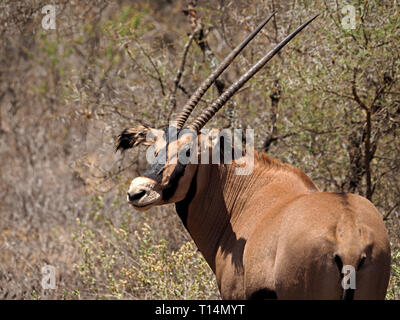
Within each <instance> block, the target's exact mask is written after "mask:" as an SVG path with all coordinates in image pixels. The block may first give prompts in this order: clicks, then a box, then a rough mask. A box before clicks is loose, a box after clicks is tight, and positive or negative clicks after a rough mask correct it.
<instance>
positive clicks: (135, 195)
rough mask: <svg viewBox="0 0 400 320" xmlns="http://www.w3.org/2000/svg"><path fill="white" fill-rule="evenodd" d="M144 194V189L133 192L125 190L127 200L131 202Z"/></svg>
mask: <svg viewBox="0 0 400 320" xmlns="http://www.w3.org/2000/svg"><path fill="white" fill-rule="evenodd" d="M145 194H146V191H145V190H139V191H136V192H134V193H130V192H127V195H128V200H129V202H133V201H135V200H138V199H140V198H141V197H143V196H144V195H145Z"/></svg>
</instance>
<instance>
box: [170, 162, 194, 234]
mask: <svg viewBox="0 0 400 320" xmlns="http://www.w3.org/2000/svg"><path fill="white" fill-rule="evenodd" d="M197 170H198V169H196V172H195V174H194V176H193V179H192V182H191V183H190V187H189V190H188V192H187V194H186V197H185V199H183V200H182V201H179V202H177V203H175V209H176V213H177V214H178V216H179V218H181V220H182V223H183V225H184V226H185V228H186V229H187V219H188V215H189V205H190V203H191V202H192V200H193V198H194V196H195V195H196V191H197Z"/></svg>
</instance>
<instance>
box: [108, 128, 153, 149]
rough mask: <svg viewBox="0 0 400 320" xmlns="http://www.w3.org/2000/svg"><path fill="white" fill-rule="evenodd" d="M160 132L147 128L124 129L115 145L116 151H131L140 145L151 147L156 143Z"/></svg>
mask: <svg viewBox="0 0 400 320" xmlns="http://www.w3.org/2000/svg"><path fill="white" fill-rule="evenodd" d="M158 131H159V130H157V129H153V128H150V127H147V126H142V125H140V126H137V127H134V128H128V129H124V131H122V132H121V134H120V135H119V136H118V138H117V141H116V143H115V150H116V151H118V150H121V151H122V152H123V151H125V150H126V149H130V148H133V147H136V146H138V145H139V144H142V145H145V146H150V145H152V144H154V143H155V142H156V138H157V136H158V134H156V133H158Z"/></svg>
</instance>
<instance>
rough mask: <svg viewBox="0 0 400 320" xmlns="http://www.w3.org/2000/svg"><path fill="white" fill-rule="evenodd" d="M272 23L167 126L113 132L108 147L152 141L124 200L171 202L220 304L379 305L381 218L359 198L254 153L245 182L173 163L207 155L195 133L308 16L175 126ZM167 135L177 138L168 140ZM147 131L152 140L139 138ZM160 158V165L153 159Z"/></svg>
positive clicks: (386, 264) (225, 171)
mask: <svg viewBox="0 0 400 320" xmlns="http://www.w3.org/2000/svg"><path fill="white" fill-rule="evenodd" d="M272 16H273V15H271V16H270V17H268V19H265V20H264V21H263V22H262V23H261V24H260V25H259V26H258V27H257V29H256V30H255V31H254V32H252V33H251V34H250V35H249V36H248V37H247V38H246V39H245V40H244V41H243V42H242V43H241V44H240V45H239V46H238V47H237V48H235V49H234V50H233V51H232V53H231V54H229V56H228V57H227V58H225V60H224V61H223V62H222V63H221V65H220V66H218V68H217V69H215V70H214V72H212V74H211V75H210V76H209V77H208V78H207V79H206V80H205V81H204V82H203V83H202V84H201V86H200V87H199V88H198V90H197V91H196V92H195V93H194V94H193V96H192V97H191V98H190V99H189V101H188V102H187V104H186V105H185V106H184V108H183V110H182V112H181V113H180V114H179V115H178V117H177V119H176V120H175V122H174V126H170V127H169V128H167V129H166V130H165V131H160V130H156V129H152V128H148V127H144V126H139V127H135V128H130V129H125V130H124V131H123V132H122V133H121V134H120V136H119V138H118V141H117V150H118V149H120V150H125V149H128V148H131V147H134V146H136V145H138V144H145V145H150V144H153V145H152V148H153V149H154V154H155V159H154V161H153V163H151V164H150V165H149V167H148V168H147V170H146V172H145V173H144V174H143V176H141V177H137V178H135V179H134V180H133V181H132V183H131V185H130V188H129V191H128V201H129V202H130V204H132V206H133V207H134V208H136V209H138V210H147V209H149V208H151V207H153V206H157V205H162V204H167V203H175V205H176V211H177V213H178V215H179V216H180V218H181V219H182V222H183V224H184V225H185V227H186V228H187V230H188V231H189V233H190V235H191V236H192V238H193V240H194V241H195V243H196V245H197V246H198V248H199V250H200V251H201V252H202V254H203V256H204V258H205V259H206V261H207V262H208V264H209V265H210V267H211V268H212V270H213V271H214V273H215V275H216V278H217V282H218V286H219V290H220V293H221V297H222V298H223V299H251V298H255V299H260V298H261V299H276V298H278V299H340V298H342V299H353V298H355V299H383V298H384V297H385V293H386V289H387V285H388V281H389V274H390V247H389V240H388V235H387V231H386V229H385V226H384V223H383V220H382V217H381V215H380V213H379V212H378V211H377V209H376V208H375V207H374V205H373V204H372V203H371V202H369V201H368V200H367V199H365V198H363V197H361V196H358V195H354V194H347V193H329V192H321V191H319V189H318V187H317V186H316V185H315V184H314V183H313V181H312V180H311V179H310V178H309V177H308V176H307V175H306V174H305V173H303V171H301V170H300V169H298V168H296V167H294V166H292V165H289V164H284V163H281V162H279V161H278V160H275V159H273V158H271V157H269V156H267V155H266V154H263V153H257V152H254V168H253V170H252V172H251V173H249V174H248V175H238V174H236V173H235V169H237V167H238V165H237V164H236V163H235V161H233V163H230V164H227V163H220V164H203V163H201V161H198V163H192V162H189V163H182V162H181V161H179V155H180V154H184V155H185V156H186V157H189V156H190V157H195V158H196V157H197V158H198V157H200V153H201V151H202V149H203V150H204V148H211V146H209V145H207V144H203V143H200V141H201V137H202V134H201V133H200V130H201V129H202V127H203V126H204V125H205V124H206V123H207V122H208V121H209V120H210V119H211V118H212V117H213V115H214V114H215V113H216V112H218V110H219V109H220V108H222V106H223V105H224V104H225V103H226V102H227V101H228V100H229V99H230V98H231V97H232V96H233V95H234V94H235V93H236V92H237V91H238V90H239V89H240V88H241V86H243V84H244V83H246V81H248V80H249V79H250V78H251V77H252V76H253V75H254V74H255V73H256V72H258V71H259V70H260V69H261V68H262V67H263V66H264V65H265V64H266V63H267V62H268V61H269V60H270V59H271V58H272V57H273V56H274V55H275V54H276V53H277V52H278V51H279V50H280V49H281V48H282V47H284V46H285V45H286V44H287V43H288V42H289V41H290V40H291V39H292V38H293V37H295V36H296V34H298V33H299V32H300V31H301V30H302V29H303V28H305V27H306V26H307V25H308V24H309V23H311V22H312V21H313V20H314V19H315V18H316V17H314V18H312V19H310V20H308V21H307V22H305V23H304V24H303V25H301V26H300V27H298V28H297V29H296V30H295V31H294V32H293V33H291V34H290V35H289V36H287V37H286V38H285V39H284V40H283V41H282V42H281V43H279V44H278V45H277V46H276V47H275V48H274V49H273V50H272V51H270V52H269V53H268V54H267V55H266V56H264V57H263V58H262V59H261V60H260V61H258V62H257V63H256V64H255V65H254V66H253V67H252V68H251V69H250V70H249V71H247V72H246V73H245V74H244V75H243V76H242V77H241V78H240V79H239V80H238V81H237V82H235V83H234V84H233V85H231V86H230V87H229V88H228V89H227V90H226V91H225V92H224V93H223V94H222V95H221V96H220V97H219V98H217V99H216V100H215V102H213V103H212V105H211V106H209V107H208V108H207V109H206V110H204V112H202V113H201V115H200V116H199V117H198V118H197V119H195V120H194V121H193V122H191V124H189V125H188V126H187V127H184V125H185V122H186V120H187V119H188V117H189V115H190V113H191V112H192V110H193V109H194V108H195V106H196V105H197V103H198V102H199V100H200V99H201V97H202V96H203V94H204V93H205V91H206V90H207V89H208V88H209V87H210V86H211V85H212V84H213V83H214V81H215V80H216V79H217V77H218V76H219V75H220V74H221V73H222V72H223V71H224V70H225V69H226V68H227V66H228V65H229V64H230V63H231V62H232V60H233V59H234V58H235V57H236V56H237V55H238V54H239V52H240V51H241V50H242V49H243V48H244V47H245V46H246V45H247V44H248V42H250V40H251V39H252V38H254V36H255V35H256V34H257V33H258V32H259V31H260V30H261V28H262V27H263V26H264V25H265V24H266V23H267V22H268V21H269V20H270V19H271V17H272ZM171 129H174V130H176V131H177V132H178V133H180V132H181V131H182V130H184V129H186V131H185V133H183V134H180V135H179V138H177V139H174V138H171V137H170V132H171ZM172 131H173V130H172ZM150 132H152V133H153V136H154V137H155V138H154V139H153V141H148V140H146V135H147V134H149V133H150ZM192 133H195V134H198V135H193V134H192ZM193 136H195V139H193ZM193 143H194V144H196V147H197V151H196V154H191V155H190V154H189V153H190V151H191V150H196V148H194V149H193V148H189V147H188V146H193ZM247 156H248V155H247ZM160 157H165V158H166V159H167V161H166V163H165V162H160V161H157V159H158V158H160ZM345 266H352V267H353V268H354V270H355V280H356V281H355V288H354V287H353V286H351V287H347V286H346V285H347V283H345V284H344V285H342V279H343V277H344V274H343V273H342V271H343V267H345ZM343 282H344V281H343Z"/></svg>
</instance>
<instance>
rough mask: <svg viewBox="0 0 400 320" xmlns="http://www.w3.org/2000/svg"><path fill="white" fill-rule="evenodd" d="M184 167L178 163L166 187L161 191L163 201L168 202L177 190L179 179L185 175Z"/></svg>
mask: <svg viewBox="0 0 400 320" xmlns="http://www.w3.org/2000/svg"><path fill="white" fill-rule="evenodd" d="M185 169H186V165H184V164H182V163H180V162H179V161H178V163H177V165H176V166H175V169H174V171H173V172H172V174H171V177H170V178H169V181H168V185H167V186H166V187H165V188H164V189H163V192H162V198H163V200H169V199H171V197H172V196H173V195H174V193H175V191H176V189H177V188H178V184H179V179H180V178H181V177H183V175H184V174H185Z"/></svg>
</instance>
